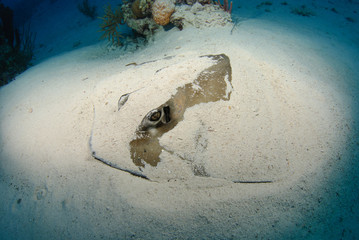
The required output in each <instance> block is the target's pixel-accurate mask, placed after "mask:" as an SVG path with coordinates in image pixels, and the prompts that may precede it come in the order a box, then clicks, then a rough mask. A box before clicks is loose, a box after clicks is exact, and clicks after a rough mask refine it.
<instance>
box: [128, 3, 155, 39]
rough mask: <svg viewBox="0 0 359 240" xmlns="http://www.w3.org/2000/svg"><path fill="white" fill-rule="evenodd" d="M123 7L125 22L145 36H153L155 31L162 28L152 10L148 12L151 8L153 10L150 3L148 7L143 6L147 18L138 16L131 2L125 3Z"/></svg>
mask: <svg viewBox="0 0 359 240" xmlns="http://www.w3.org/2000/svg"><path fill="white" fill-rule="evenodd" d="M141 1H142V4H144V1H149V0H141ZM147 3H149V2H147ZM140 6H141V2H140ZM142 6H144V5H142ZM121 9H122V12H123V18H124V21H125V23H126V24H127V25H128V26H129V27H130V28H132V29H133V30H134V31H135V32H136V33H137V34H139V35H142V36H145V37H151V36H152V35H153V34H154V32H155V31H156V30H157V29H159V28H160V26H159V25H158V24H157V23H156V22H155V21H154V20H153V19H152V17H151V12H149V13H147V12H148V11H149V10H151V8H150V6H148V5H147V6H146V7H141V9H142V10H143V11H145V12H146V17H145V18H137V17H136V16H135V14H134V13H133V9H132V5H131V4H130V3H126V4H123V5H122V6H121Z"/></svg>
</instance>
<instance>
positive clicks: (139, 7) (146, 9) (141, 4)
mask: <svg viewBox="0 0 359 240" xmlns="http://www.w3.org/2000/svg"><path fill="white" fill-rule="evenodd" d="M153 2H154V0H135V1H134V2H133V3H132V6H131V9H132V13H133V14H134V16H135V17H136V18H145V17H147V16H150V15H151V6H152V3H153Z"/></svg>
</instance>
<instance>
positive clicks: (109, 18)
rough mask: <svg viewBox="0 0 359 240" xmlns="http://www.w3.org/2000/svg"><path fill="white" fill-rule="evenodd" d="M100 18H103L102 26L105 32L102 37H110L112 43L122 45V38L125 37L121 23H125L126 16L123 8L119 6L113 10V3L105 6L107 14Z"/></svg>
mask: <svg viewBox="0 0 359 240" xmlns="http://www.w3.org/2000/svg"><path fill="white" fill-rule="evenodd" d="M100 19H102V20H103V22H102V23H101V25H100V27H101V30H100V31H102V32H103V34H102V36H101V39H108V40H109V41H110V42H111V44H112V45H114V46H121V44H122V43H121V41H120V38H124V37H123V36H122V35H121V34H120V32H119V25H120V24H121V25H122V24H124V23H125V22H124V17H123V13H122V11H121V8H120V7H118V8H116V9H115V11H114V12H113V11H112V8H111V5H107V7H106V8H105V15H104V16H103V17H101V18H100Z"/></svg>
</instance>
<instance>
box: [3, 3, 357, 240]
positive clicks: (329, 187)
mask: <svg viewBox="0 0 359 240" xmlns="http://www.w3.org/2000/svg"><path fill="white" fill-rule="evenodd" d="M0 2H1V3H3V4H4V5H6V6H9V7H11V8H12V9H13V10H14V24H15V27H17V28H21V27H22V26H24V25H26V24H30V26H31V29H32V31H34V32H36V33H37V35H36V42H35V52H34V53H35V56H34V59H33V64H34V65H35V66H36V65H37V64H41V63H43V62H45V61H46V60H48V59H49V58H51V57H54V56H57V55H59V54H63V53H66V52H70V51H73V50H75V49H79V48H82V47H86V46H91V45H94V44H98V43H101V42H103V40H100V36H101V33H100V32H98V28H99V27H98V26H99V24H100V23H101V20H100V19H98V18H97V19H94V20H92V19H90V18H88V17H86V16H84V15H83V14H82V13H80V12H79V11H78V9H77V4H78V3H80V2H81V1H79V0H77V1H73V0H32V1H30V0H1V1H0ZM89 2H90V3H91V4H94V5H95V6H96V7H97V13H98V16H102V15H103V13H104V10H103V7H104V6H106V5H107V4H111V5H113V6H116V5H117V4H120V3H121V1H116V0H112V1H102V0H94V1H92V0H89ZM265 2H268V3H265ZM302 5H305V6H306V10H308V11H309V12H307V13H308V14H309V15H310V16H302V15H300V14H297V13H296V11H295V9H297V10H298V9H299V10H300V9H301V8H302ZM48 12H51V14H53V15H52V16H53V17H52V16H51V15H48ZM310 13H312V14H310ZM232 18H233V20H234V22H239V23H240V22H241V21H245V20H248V19H261V20H263V21H268V22H274V23H276V24H279V25H280V26H283V27H284V28H288V29H290V31H295V29H296V28H297V29H298V31H300V32H301V34H303V33H305V32H306V31H307V32H308V34H310V35H312V33H313V31H314V32H315V31H317V32H318V36H321V37H323V36H324V37H325V38H327V39H330V40H335V41H336V42H340V43H342V45H341V46H338V47H339V48H340V47H342V49H343V51H342V53H343V55H344V56H346V61H348V62H349V64H348V69H347V71H344V73H343V79H342V82H341V79H339V80H338V88H340V86H342V87H343V89H345V90H343V94H345V95H346V96H345V98H346V99H349V102H350V103H351V105H348V106H347V108H348V112H350V113H351V116H352V120H351V125H350V126H347V128H348V129H349V130H350V132H351V135H350V136H348V140H347V145H346V147H345V149H342V150H341V151H340V152H338V156H337V159H336V161H335V162H336V163H338V162H340V167H339V168H335V169H336V172H333V173H332V175H331V176H330V177H328V176H325V177H324V178H323V180H322V182H320V183H315V184H316V185H317V186H321V187H322V191H323V193H324V194H323V195H321V196H318V195H317V194H316V193H312V192H306V183H305V182H300V183H298V186H297V187H298V188H296V189H301V191H303V196H305V197H306V198H312V197H313V198H316V199H315V201H316V202H317V204H315V205H314V204H313V205H310V206H308V205H305V204H306V203H307V202H303V205H301V204H298V205H295V206H291V207H293V208H300V209H302V210H301V213H302V215H301V216H299V217H298V219H296V222H286V221H285V218H284V219H283V218H282V217H278V216H276V215H275V211H274V214H273V216H270V217H271V218H273V221H272V222H271V221H269V222H271V223H272V228H273V229H272V231H268V228H267V227H268V226H263V225H262V224H259V225H258V228H257V231H258V233H257V234H253V235H250V236H246V235H241V233H243V232H246V231H244V230H243V231H242V230H241V229H240V228H246V227H253V226H246V224H244V223H238V224H234V223H235V222H236V217H235V216H234V217H233V216H231V217H230V218H229V217H228V222H227V224H226V226H227V228H226V229H225V230H226V231H223V232H220V230H217V232H216V233H213V231H212V230H211V228H214V227H215V226H216V224H217V223H216V217H215V216H214V217H213V219H204V218H201V216H196V217H193V218H192V219H190V220H189V222H190V223H192V224H193V226H187V225H184V226H181V225H176V224H174V223H176V216H171V217H169V218H170V221H169V222H166V218H165V217H164V215H161V214H162V213H161V212H159V213H158V218H156V214H153V213H151V214H153V215H151V217H152V218H150V219H151V220H152V221H153V222H156V221H158V222H157V223H156V224H157V225H156V224H154V223H153V222H151V223H149V226H152V227H155V226H161V225H165V226H167V227H168V228H167V229H168V230H167V232H165V233H163V234H161V233H158V232H156V229H147V228H146V226H143V229H144V230H143V229H142V234H143V236H145V237H144V238H146V239H151V238H150V237H149V236H150V235H149V234H147V235H146V234H145V232H146V231H153V232H154V234H153V236H156V237H159V238H162V239H255V237H254V236H256V235H257V236H258V238H259V239H359V175H358V174H359V132H358V130H359V128H358V127H359V125H358V123H359V110H358V103H359V100H358V96H359V82H358V81H359V75H358V74H359V71H358V69H359V56H358V54H359V1H355V0H352V1H349V0H341V1H334V0H332V1H327V0H325V1H324V0H323V1H319V0H317V1H316V0H308V1H295V0H287V1H285V0H279V1H242V0H241V1H237V0H235V1H233V12H232ZM38 19H42V21H39V20H38ZM293 29H294V30H293ZM268 30H269V31H270V29H268ZM122 31H123V34H124V35H126V34H128V35H132V32H131V29H130V28H128V27H126V26H123V27H122ZM74 35H76V37H75V38H74V37H73V36H74ZM214 37H215V36H214ZM321 39H323V38H321ZM317 44H320V42H319V43H317ZM313 51H315V46H313ZM328 51H329V50H328ZM341 57H342V56H337V59H326V60H327V61H328V62H331V61H333V62H334V63H335V60H338V59H340V58H341ZM323 58H325V53H323ZM348 58H349V60H348ZM335 67H336V66H333V68H335ZM0 134H1V132H0ZM0 139H1V138H0ZM0 146H1V145H0ZM0 153H1V151H0ZM0 160H1V159H0ZM330 163H331V161H329V162H328V164H330ZM0 166H2V164H1V165H0ZM0 174H5V173H3V170H1V171H0ZM0 179H1V184H2V187H1V189H2V190H4V189H5V188H6V187H8V188H15V189H16V188H17V190H16V191H17V192H19V191H20V192H21V191H22V189H27V187H28V185H31V183H27V184H28V185H27V186H26V184H24V185H25V186H15V187H14V186H13V183H12V182H11V181H10V182H9V181H8V180H7V179H5V178H4V176H0ZM14 185H15V184H14ZM93 191H96V189H93ZM37 193H38V194H39V195H36V196H35V198H37V197H38V198H42V195H43V192H41V191H39V192H37ZM84 201H85V200H84ZM119 201H123V202H125V201H124V200H119ZM274 201H276V200H275V199H274V198H271V197H268V202H269V203H268V204H267V203H266V202H264V203H263V202H257V201H256V199H253V203H252V204H258V206H259V208H263V209H270V208H274V209H276V208H278V212H279V211H280V209H279V208H280V206H282V205H289V204H290V202H283V203H274ZM0 203H1V204H4V205H6V206H7V207H3V208H1V211H0V214H1V215H0V224H1V226H0V239H84V238H86V237H87V238H93V239H101V238H102V239H123V238H125V239H141V235H140V236H139V235H138V234H137V235H136V232H134V231H135V230H133V231H132V229H136V230H137V231H139V230H138V229H141V228H140V227H138V226H136V227H134V226H132V225H131V224H127V223H126V220H123V219H118V218H116V216H113V215H112V213H108V212H106V211H107V210H106V208H104V209H103V212H102V213H101V216H99V217H98V221H101V224H104V223H106V221H108V222H112V224H113V221H114V220H113V219H116V221H122V222H121V224H120V226H121V228H125V229H121V228H119V229H111V230H108V229H106V231H103V229H101V228H100V227H99V228H97V229H89V228H87V227H86V225H88V224H89V225H91V226H96V224H93V223H91V224H90V223H88V222H87V221H88V220H87V219H86V217H84V216H86V215H84V216H81V211H92V209H91V208H90V209H85V210H83V209H77V208H76V206H70V207H72V208H73V209H72V211H75V212H78V213H79V216H78V218H77V219H73V220H72V222H67V223H62V226H61V231H59V232H53V231H52V230H53V229H54V228H53V227H52V228H51V231H50V230H49V232H48V231H46V229H43V228H42V227H41V226H39V225H40V223H43V222H47V224H49V226H51V221H54V222H56V221H55V220H54V219H38V221H36V220H35V219H29V221H28V225H26V226H24V225H20V224H18V222H21V223H23V221H20V220H19V219H21V218H22V217H23V216H22V214H21V211H24V209H25V208H27V207H28V208H34V209H36V216H37V217H39V218H41V214H39V213H41V211H45V210H43V209H42V208H41V206H40V207H39V206H38V205H36V204H34V203H28V202H27V201H25V200H24V199H22V198H20V197H19V198H18V199H16V204H15V205H11V204H10V203H8V202H4V203H3V202H2V201H1V200H0ZM26 204H28V205H26ZM49 204H50V203H49ZM66 204H67V203H66V202H65V201H63V202H61V203H58V208H57V209H55V210H56V211H58V212H59V215H61V213H60V212H61V211H62V210H63V209H65V208H68V207H69V206H68V205H66ZM108 204H109V203H108ZM121 204H123V203H121ZM126 204H128V203H126ZM225 204H228V203H223V205H225ZM281 204H282V205H281ZM219 205H220V204H219ZM229 205H230V203H229ZM126 207H128V209H130V208H131V207H132V206H130V204H128V206H127V205H126ZM233 207H235V206H233ZM4 209H5V210H6V209H7V210H8V211H9V212H11V211H15V212H16V214H14V215H13V216H12V215H11V214H9V213H7V212H6V214H5V212H4V211H5V210H4ZM14 209H15V210H14ZM128 209H123V212H124V215H125V216H129V215H130V213H131V211H130V210H128ZM34 211H35V210H34ZM143 214H146V212H144V213H143ZM148 214H150V213H148ZM219 214H220V213H219ZM252 214H253V215H252V216H248V219H251V218H253V217H258V218H260V214H261V212H260V209H259V210H258V212H253V213H252ZM284 214H285V213H284ZM5 215H6V217H4V216H5ZM9 216H10V217H9ZM11 216H12V217H11ZM54 216H55V217H54V218H56V213H54ZM191 216H193V215H191ZM26 217H28V215H26ZM182 217H183V216H182ZM266 217H268V216H266ZM288 218H289V219H291V220H293V219H292V218H290V217H288ZM65 219H66V218H65ZM221 219H222V218H221ZM136 220H137V221H134V223H141V224H144V222H143V221H141V220H140V219H136ZM48 221H50V222H48ZM130 223H131V222H130ZM171 223H173V224H171ZM197 223H198V224H197ZM101 224H100V226H102V225H101ZM218 224H219V223H218ZM104 225H106V224H104ZM278 225H281V226H280V227H278ZM124 226H125V227H124ZM228 226H231V228H230V227H228ZM283 226H287V227H283ZM181 227H183V228H181ZM277 227H278V228H277ZM262 228H263V229H265V231H267V234H262ZM39 229H41V234H40V235H39V233H38V232H37V231H40V230H39ZM159 229H161V230H163V228H162V226H161V227H160V228H159ZM277 229H280V230H277ZM283 229H285V230H283ZM82 231H83V234H81V233H82ZM124 232H126V234H123V233H124ZM228 232H233V234H232V235H230V234H228ZM35 236H36V237H35ZM81 236H83V238H82V237H81Z"/></svg>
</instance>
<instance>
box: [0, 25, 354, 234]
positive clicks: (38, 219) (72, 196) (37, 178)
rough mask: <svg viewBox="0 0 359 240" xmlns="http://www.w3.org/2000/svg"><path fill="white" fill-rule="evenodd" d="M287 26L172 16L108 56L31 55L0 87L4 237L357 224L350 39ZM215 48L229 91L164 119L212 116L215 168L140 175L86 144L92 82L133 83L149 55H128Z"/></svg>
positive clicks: (185, 54) (336, 229)
mask: <svg viewBox="0 0 359 240" xmlns="http://www.w3.org/2000/svg"><path fill="white" fill-rule="evenodd" d="M290 26H291V25H290V24H289V23H288V24H286V25H284V26H280V25H277V24H275V23H274V22H270V21H264V20H247V21H243V22H242V23H241V25H240V26H239V27H238V28H236V29H235V31H233V34H231V33H230V32H231V28H220V29H209V30H203V31H201V32H198V30H196V29H186V30H184V31H178V30H175V29H173V30H171V31H169V32H164V33H161V34H159V35H157V36H156V40H155V41H154V42H152V43H150V44H148V46H147V47H146V48H144V49H140V50H139V51H137V52H135V53H127V54H125V55H122V56H118V57H115V53H113V54H112V55H111V53H110V54H106V48H105V47H104V45H103V44H99V45H94V46H91V47H86V48H83V49H80V50H76V51H73V52H70V53H67V54H64V55H61V56H57V57H55V58H52V59H50V60H48V61H46V62H43V63H41V64H39V65H36V66H35V67H33V68H31V69H29V70H28V71H26V72H25V73H24V74H22V75H21V76H19V77H18V78H17V80H16V81H14V82H12V83H11V84H9V85H7V86H5V87H3V88H1V89H0V117H1V118H0V124H1V129H0V131H1V135H0V159H1V161H0V163H1V166H0V170H1V174H0V176H1V184H0V189H1V192H2V193H3V195H2V200H1V208H0V215H1V216H2V217H1V220H0V221H1V222H0V223H1V228H0V230H1V232H2V236H1V237H3V238H5V239H6V238H19V239H24V238H33V239H50V238H51V239H66V238H69V239H86V238H87V239H101V238H104V239H124V238H125V239H172V238H173V239H175V238H178V239H231V238H233V239H238V238H244V239H254V238H259V239H264V238H265V239H280V238H284V239H288V238H293V239H304V238H306V239H307V238H319V237H320V238H322V239H328V238H336V239H338V238H340V237H343V238H350V237H353V236H358V234H359V233H358V230H357V226H356V225H357V224H358V219H357V216H358V210H359V208H358V204H357V203H355V202H354V201H355V200H356V201H357V200H358V199H357V198H358V193H357V187H358V179H357V173H358V166H357V165H354V163H355V160H357V159H358V150H357V149H358V146H357V144H358V143H357V141H358V140H357V137H356V136H357V135H356V134H357V132H356V131H357V125H356V122H355V121H356V120H357V117H358V114H357V113H358V112H357V110H356V109H357V108H355V106H356V105H357V103H358V99H357V94H358V86H357V82H356V81H358V71H357V69H358V68H357V62H356V63H355V62H354V60H355V59H354V58H355V57H354V58H353V56H356V60H358V59H357V56H358V45H355V44H356V43H352V42H350V41H349V43H341V42H338V39H336V38H335V37H328V36H326V35H325V34H322V33H321V32H320V33H319V34H318V32H317V33H315V31H312V30H310V29H292V28H291V27H290ZM194 36H195V37H194ZM214 36H215V37H214ZM221 53H224V54H226V55H228V56H229V58H230V60H231V65H232V71H233V73H232V77H233V79H232V84H233V93H232V97H231V100H230V101H229V102H221V103H219V104H217V105H216V104H213V105H211V107H210V108H202V107H201V108H199V107H196V106H195V107H193V109H190V110H189V111H188V112H187V113H186V115H185V120H184V121H183V122H181V124H179V125H178V126H176V128H174V129H173V130H172V132H171V135H172V136H181V138H182V139H185V140H186V134H188V133H187V132H186V131H187V130H188V129H191V128H193V129H196V128H197V126H198V121H199V119H201V120H202V121H206V119H207V120H208V119H209V120H208V124H216V123H217V121H218V124H217V125H215V126H214V128H215V132H210V133H209V134H210V135H211V136H210V137H209V139H213V143H217V144H215V145H211V146H210V147H209V149H208V154H209V155H208V156H207V157H212V159H209V160H210V161H212V162H211V163H212V166H213V169H211V171H212V172H213V175H216V174H217V175H218V176H220V177H219V178H204V177H186V178H185V179H182V178H181V177H180V176H175V177H174V179H173V180H171V181H169V182H160V183H159V182H151V181H147V180H144V179H141V178H137V177H134V176H131V175H130V174H128V173H126V172H122V171H119V170H116V169H113V168H110V167H108V166H107V165H105V164H102V163H100V162H99V161H97V160H95V159H93V158H92V157H91V153H90V149H89V145H88V142H89V137H90V133H91V129H92V124H93V116H94V113H93V106H94V101H96V100H98V99H99V98H98V92H97V90H96V89H98V88H99V86H100V87H101V86H104V85H105V86H106V87H109V85H108V84H107V83H109V82H111V81H112V80H113V79H116V81H118V79H119V78H123V79H127V80H126V81H128V79H131V81H128V89H137V88H138V87H140V86H142V85H143V83H144V82H146V80H147V79H148V76H147V75H146V74H142V73H146V71H152V70H153V69H154V66H153V64H152V65H142V66H139V67H134V66H127V67H126V66H125V65H126V64H128V63H131V62H136V63H141V62H146V61H149V60H154V59H162V58H164V57H165V56H173V55H175V56H180V58H181V59H183V61H190V60H191V59H193V57H194V56H200V55H206V54H221ZM181 61H182V60H181ZM194 66H195V65H194ZM136 68H139V70H138V71H139V72H136V71H134V70H136ZM134 76H136V78H137V77H138V78H139V80H138V82H136V80H137V79H133V78H134ZM162 81H163V83H164V84H165V83H166V81H167V79H163V80H162ZM96 86H97V88H96ZM114 89H115V90H116V91H118V87H117V86H114ZM128 89H126V90H128ZM146 91H147V92H146V94H147V95H151V93H152V92H153V94H154V96H156V92H155V91H153V90H151V89H149V90H146ZM151 91H152V92H151ZM139 96H140V94H139ZM165 99H167V98H165ZM110 104H113V102H112V103H110ZM115 104H117V102H116V103H115ZM156 106H157V105H156ZM229 106H230V108H229ZM137 111H140V110H137ZM135 113H137V112H135ZM145 113H147V109H146V111H145ZM198 113H201V115H200V116H198ZM213 114H216V115H219V116H220V117H219V119H218V118H217V117H216V118H213V117H212V115H213ZM207 116H208V117H207ZM187 120H188V121H187ZM166 137H169V135H167V136H166V135H164V136H163V142H164V143H165V144H173V146H171V147H172V148H173V149H174V150H175V151H186V149H187V147H191V146H192V145H191V144H192V143H191V141H190V139H188V141H187V142H185V143H186V144H187V145H186V144H184V145H180V144H179V143H177V142H173V141H170V140H168V139H167V140H166ZM176 147H177V148H176ZM233 156H237V157H238V158H240V161H239V162H233V159H235V158H234V157H233ZM216 171H218V172H217V173H216ZM227 172H228V178H229V179H230V180H233V177H237V176H235V175H236V174H238V178H239V180H258V179H270V180H273V183H267V184H241V183H233V182H231V181H228V180H226V179H223V174H225V173H227Z"/></svg>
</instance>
